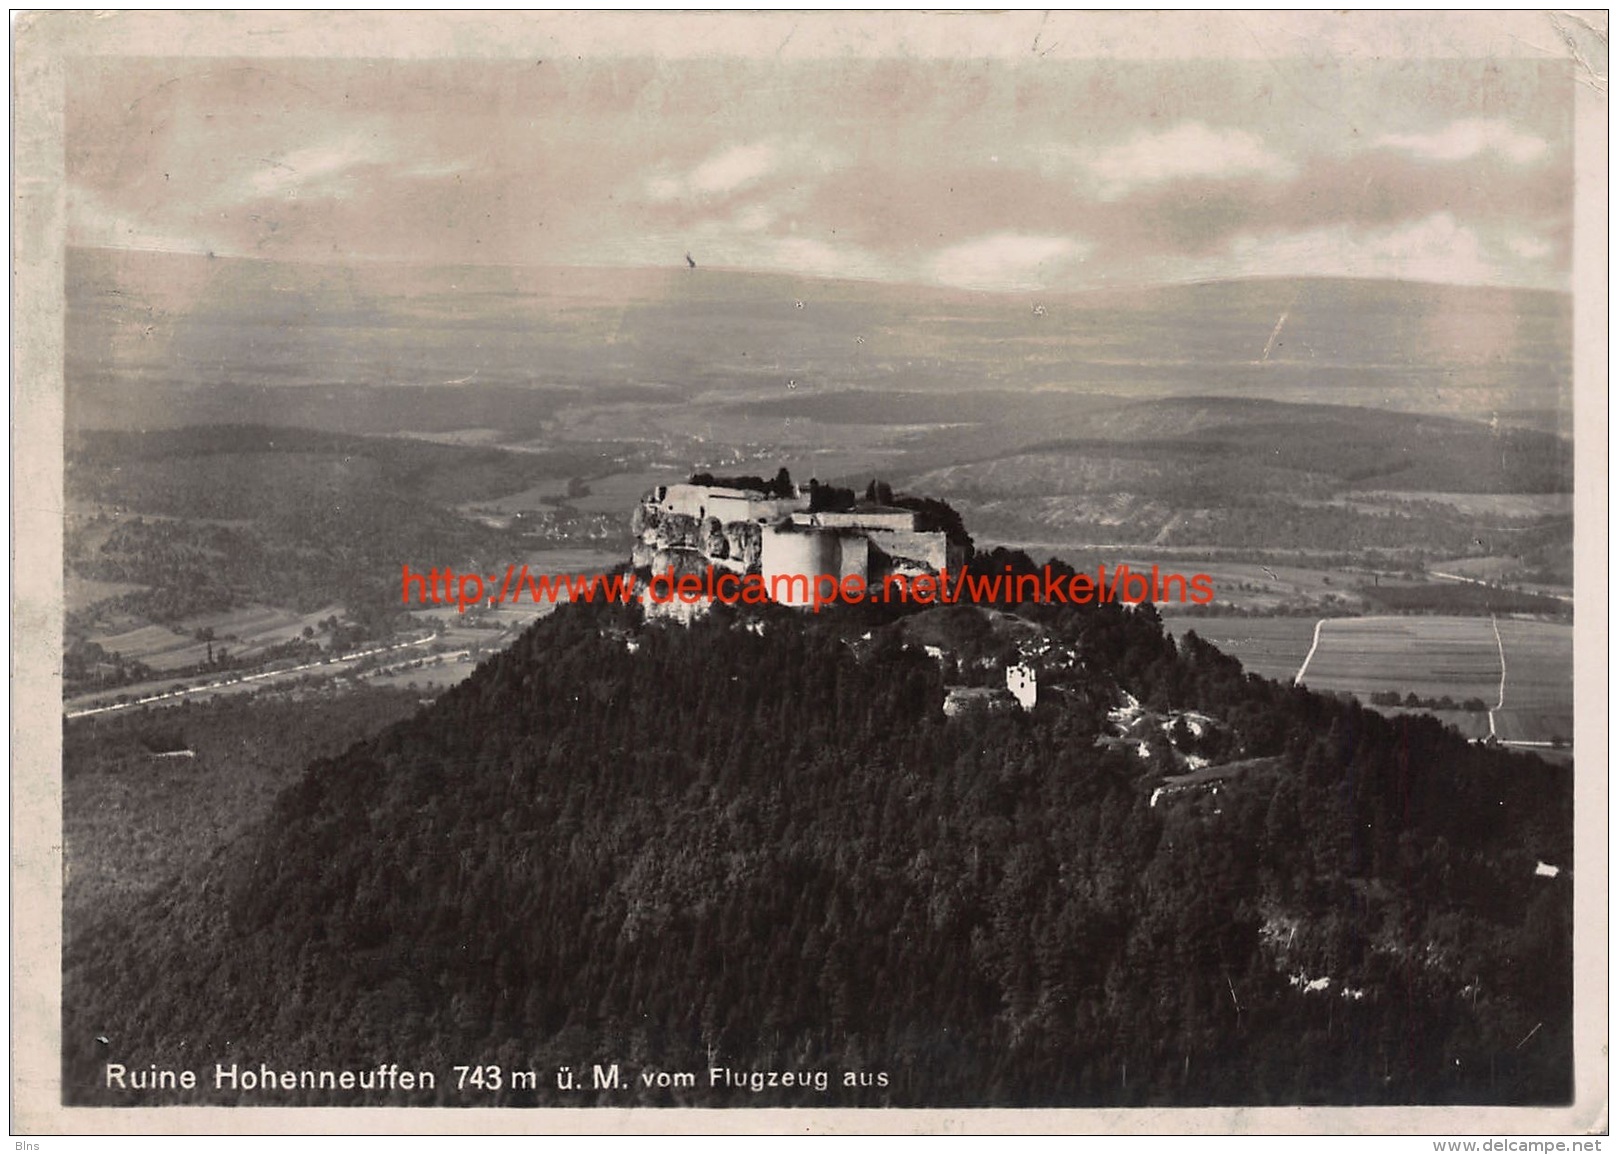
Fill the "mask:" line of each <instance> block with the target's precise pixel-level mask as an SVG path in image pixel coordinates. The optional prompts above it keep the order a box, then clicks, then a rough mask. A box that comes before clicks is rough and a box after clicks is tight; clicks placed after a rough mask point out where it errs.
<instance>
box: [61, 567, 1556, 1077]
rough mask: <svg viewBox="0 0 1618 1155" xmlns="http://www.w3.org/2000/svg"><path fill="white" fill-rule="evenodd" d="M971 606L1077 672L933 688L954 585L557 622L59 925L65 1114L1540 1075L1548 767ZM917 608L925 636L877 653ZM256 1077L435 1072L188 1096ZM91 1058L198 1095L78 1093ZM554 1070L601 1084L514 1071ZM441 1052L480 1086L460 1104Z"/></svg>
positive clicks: (1108, 621) (1552, 1028)
mask: <svg viewBox="0 0 1618 1155" xmlns="http://www.w3.org/2000/svg"><path fill="white" fill-rule="evenodd" d="M1007 556H1008V555H1005V554H1000V553H997V554H993V555H989V556H987V557H986V558H985V559H983V561H982V563H981V564H985V565H1003V564H1007ZM1016 561H1017V563H1018V564H1028V562H1027V559H1026V558H1020V557H1019V558H1017V559H1016ZM1005 608H1007V609H1015V611H1016V616H1017V617H1018V618H1020V619H1022V620H1023V621H1025V622H1026V623H1028V626H1027V627H1019V629H1020V633H1019V635H1018V636H1019V637H1033V638H1035V639H1036V640H1039V641H1040V645H1043V646H1044V652H1045V653H1047V654H1049V655H1057V654H1069V655H1076V657H1077V660H1076V661H1070V662H1067V663H1065V664H1063V663H1057V662H1055V661H1053V662H1052V663H1051V664H1050V665H1049V667H1048V668H1046V669H1042V670H1041V682H1040V698H1039V703H1038V705H1037V706H1036V707H1035V708H1034V709H1033V710H1031V711H1027V712H1023V711H1020V710H1016V709H1011V710H1001V711H991V710H986V709H985V710H971V711H967V712H966V713H964V714H962V715H961V716H959V717H946V716H945V715H944V713H943V711H942V710H941V703H942V700H943V698H944V694H945V689H946V683H947V682H948V681H950V680H953V678H954V677H955V676H956V675H957V674H958V671H959V668H960V667H961V666H963V665H968V664H974V663H976V664H979V668H981V661H982V660H983V659H982V655H983V654H984V653H990V654H992V652H993V648H994V639H993V638H992V637H990V636H989V631H986V630H985V629H984V628H982V627H981V625H979V626H977V627H974V628H972V629H959V628H956V626H959V625H960V624H961V623H965V622H967V621H968V619H970V618H972V617H973V616H974V615H987V614H988V613H989V611H987V610H983V609H974V608H970V607H954V608H951V609H933V610H927V611H917V610H914V609H910V610H906V609H904V608H901V607H880V606H874V605H866V606H847V607H839V608H837V609H835V610H828V611H826V612H824V613H822V614H820V615H818V616H816V617H807V616H803V615H800V614H796V613H793V612H791V611H788V610H784V609H780V608H777V607H768V608H767V609H766V610H765V611H763V612H752V611H749V612H747V613H745V614H743V613H742V612H740V611H736V610H732V609H729V608H726V607H716V608H714V609H713V610H712V611H711V612H710V613H708V614H707V615H706V616H705V617H703V618H701V619H699V620H698V621H696V622H695V623H694V624H692V625H691V626H689V627H682V626H678V625H672V624H668V623H646V622H643V621H642V620H641V619H640V617H639V611H638V609H637V608H635V607H621V606H610V607H609V606H583V605H581V606H565V607H562V608H561V609H559V610H558V611H557V612H556V613H554V614H553V615H551V616H549V617H547V618H545V619H543V620H541V621H539V622H537V623H536V624H535V625H534V626H533V627H532V628H531V629H530V630H529V631H528V632H527V633H526V634H524V635H523V636H522V637H521V638H520V639H519V640H518V642H517V643H516V644H515V645H513V646H512V647H511V648H510V649H508V650H507V651H505V652H504V653H502V654H500V655H498V656H497V657H495V658H494V659H492V660H491V661H489V662H488V663H486V664H485V665H484V666H483V667H482V668H480V669H479V670H478V671H477V672H476V673H475V674H474V675H473V677H472V678H470V679H469V680H468V681H466V682H464V683H462V684H461V685H459V686H457V687H455V688H454V689H452V690H450V691H448V692H447V693H445V694H444V695H443V696H442V697H441V698H439V699H438V700H437V701H436V702H434V703H432V704H431V705H427V706H424V707H422V708H421V709H419V710H417V711H416V712H415V713H414V714H413V715H412V716H410V717H408V718H406V719H404V720H402V721H400V722H398V723H396V724H394V725H392V726H391V727H389V728H387V729H386V730H384V731H382V732H381V733H380V734H379V735H377V736H375V737H373V738H371V739H368V740H365V741H362V742H360V743H359V744H357V745H354V746H353V747H351V748H349V749H348V750H347V751H346V752H344V753H342V754H340V755H337V756H332V757H323V758H320V759H318V760H316V761H315V762H313V763H312V764H311V765H309V767H308V768H307V770H306V771H305V772H304V773H303V774H302V776H301V778H299V779H298V780H297V781H296V783H295V784H294V785H292V786H291V787H289V788H288V789H286V790H285V791H284V792H283V793H282V794H281V796H280V797H279V799H278V800H277V801H276V803H275V804H274V807H273V810H272V811H271V812H270V814H269V816H268V818H267V819H265V820H264V821H263V823H262V824H261V825H260V826H259V827H258V828H257V829H255V830H253V831H251V832H248V833H245V834H243V835H241V836H240V837H238V838H237V839H235V841H234V842H233V843H231V844H230V845H228V846H226V847H225V848H223V849H222V850H221V851H219V852H218V853H217V854H216V855H215V856H214V857H213V859H212V860H211V861H209V862H207V863H206V864H204V865H203V866H202V867H200V868H197V869H194V870H191V871H189V872H188V873H186V874H184V875H181V876H178V877H176V878H174V879H173V880H171V881H170V882H168V883H166V884H165V885H164V886H162V887H160V888H158V889H156V890H154V891H153V892H152V893H151V895H150V897H149V900H148V901H147V902H146V904H145V905H144V906H143V907H131V906H130V905H127V904H126V905H124V906H121V907H120V908H117V909H112V910H109V911H107V912H106V913H105V914H103V915H101V916H99V917H95V918H92V919H91V921H90V925H88V926H87V927H85V928H84V929H83V931H82V932H81V933H77V934H75V935H74V936H73V937H72V946H71V947H70V950H69V953H68V954H67V955H66V957H65V959H64V1011H63V1038H64V1097H65V1099H66V1101H68V1102H69V1103H77V1104H89V1103H106V1102H122V1103H128V1102H141V1103H147V1104H149V1103H153V1102H243V1103H278V1104H291V1103H306V1104H319V1103H332V1104H354V1103H384V1102H386V1103H396V1104H417V1103H420V1104H427V1103H442V1104H452V1105H491V1104H500V1105H511V1106H525V1105H540V1106H542V1105H558V1104H566V1105H570V1106H585V1105H620V1106H621V1105H629V1104H645V1105H706V1106H821V1105H824V1106H876V1105H893V1106H932V1107H944V1106H1028V1107H1033V1106H1071V1107H1084V1106H1147V1105H1179V1106H1195V1105H1203V1104H1376V1103H1550V1102H1562V1101H1566V1100H1567V1099H1568V1098H1569V1097H1570V1094H1571V1079H1572V1058H1571V1033H1572V945H1571V944H1572V914H1571V910H1572V886H1573V882H1572V879H1571V875H1570V873H1569V871H1568V869H1567V868H1568V866H1569V865H1570V864H1571V855H1572V777H1571V772H1570V771H1568V770H1565V769H1558V768H1556V767H1552V766H1550V765H1547V764H1546V763H1544V762H1542V761H1540V760H1538V759H1535V758H1532V757H1529V756H1526V755H1520V754H1513V753H1508V752H1505V751H1501V750H1496V749H1488V748H1485V747H1482V746H1474V745H1471V744H1468V743H1467V742H1466V741H1464V740H1463V739H1462V738H1460V737H1459V736H1458V735H1457V734H1456V733H1455V732H1454V731H1452V730H1448V729H1445V728H1444V727H1442V726H1441V725H1439V724H1438V723H1437V722H1435V721H1433V720H1432V719H1430V718H1422V717H1413V716H1401V717H1398V718H1383V717H1381V716H1379V715H1378V714H1376V713H1374V712H1373V711H1370V710H1367V709H1363V708H1361V707H1359V706H1358V705H1356V704H1355V703H1353V702H1350V701H1342V700H1337V699H1333V698H1329V697H1325V696H1321V695H1318V694H1314V693H1310V692H1308V691H1306V690H1303V689H1297V688H1292V687H1283V686H1280V685H1278V684H1276V683H1274V682H1271V681H1267V680H1263V679H1260V678H1257V677H1253V676H1249V675H1246V674H1244V673H1243V671H1242V670H1241V668H1240V666H1239V664H1237V663H1236V662H1235V661H1234V660H1232V659H1230V658H1228V657H1226V656H1225V655H1223V654H1221V653H1220V652H1219V651H1218V650H1216V649H1214V648H1213V647H1212V646H1210V645H1208V644H1206V643H1205V642H1203V641H1201V640H1200V639H1198V638H1197V637H1196V636H1195V635H1194V634H1188V635H1187V636H1186V637H1185V638H1183V639H1182V640H1181V641H1180V643H1179V644H1178V645H1176V643H1175V642H1174V641H1173V640H1172V639H1170V638H1168V637H1167V636H1166V635H1165V634H1164V631H1163V629H1162V625H1161V622H1160V621H1159V619H1158V618H1157V615H1156V613H1155V612H1154V611H1153V609H1152V608H1151V607H1150V606H1144V607H1139V608H1126V607H1120V606H1117V605H1112V604H1107V605H1099V606H1085V607H1066V606H1063V607H1054V606H1034V605H1029V606H1023V607H1005ZM929 615H930V616H929ZM952 622H954V623H955V624H956V626H952V625H951V623H952ZM924 627H925V628H924ZM953 635H960V636H962V637H967V636H970V639H971V645H970V646H969V647H966V648H965V649H963V650H962V653H961V654H952V653H946V655H945V658H944V659H943V660H938V659H936V658H935V657H933V656H929V653H928V652H927V651H926V650H925V649H924V648H923V647H922V646H921V645H918V644H915V641H914V640H913V639H917V638H921V637H925V638H928V639H931V640H932V641H942V642H944V643H945V644H946V645H947V644H948V643H949V640H950V638H951V636H953ZM986 639H987V640H986ZM1034 649H1035V650H1037V649H1038V646H1035V647H1034ZM968 651H969V652H970V657H971V662H966V661H965V660H964V658H963V655H965V654H967V652H968ZM1028 652H1033V651H1028ZM1029 660H1035V659H1029ZM1125 692H1127V693H1128V694H1130V695H1132V696H1133V697H1134V698H1135V699H1137V700H1138V701H1139V702H1140V703H1141V705H1142V708H1144V709H1152V710H1163V711H1168V710H1184V711H1192V710H1194V711H1197V712H1199V715H1200V716H1205V717H1207V718H1211V719H1214V720H1215V724H1216V726H1217V733H1210V735H1209V736H1208V738H1207V742H1206V748H1207V749H1209V750H1212V751H1214V752H1215V753H1216V754H1217V757H1216V759H1215V764H1214V765H1213V766H1211V767H1208V768H1206V769H1203V770H1201V771H1199V772H1198V773H1197V774H1195V775H1179V776H1176V775H1174V774H1173V771H1174V770H1175V769H1176V768H1175V767H1173V766H1171V765H1169V764H1168V763H1167V762H1166V761H1164V759H1163V758H1162V757H1160V756H1159V755H1158V754H1156V753H1154V754H1153V755H1152V756H1151V757H1137V756H1135V755H1134V754H1133V753H1130V752H1127V751H1125V750H1122V749H1119V748H1116V747H1113V746H1109V745H1107V744H1106V743H1105V742H1104V741H1103V739H1104V737H1105V735H1106V733H1107V730H1108V726H1109V720H1108V710H1109V709H1111V708H1113V707H1115V706H1116V705H1117V703H1118V702H1119V701H1120V700H1122V695H1123V694H1124V693H1125ZM1182 729H1183V727H1182ZM1180 768H1181V769H1183V767H1180ZM1170 786H1172V787H1173V789H1168V787H1170ZM1540 863H1548V864H1556V865H1558V866H1559V867H1560V868H1561V872H1560V874H1558V875H1557V876H1555V877H1546V876H1545V874H1546V873H1547V872H1545V871H1541V870H1538V869H1537V867H1538V865H1539V864H1540ZM261 1062H262V1063H268V1064H270V1065H271V1066H272V1067H273V1068H275V1069H278V1070H279V1069H292V1070H299V1069H317V1070H318V1069H330V1068H340V1069H341V1068H352V1069H360V1068H367V1067H371V1068H374V1067H375V1066H376V1065H377V1064H378V1063H399V1064H400V1065H401V1066H403V1067H407V1068H410V1069H416V1070H429V1071H435V1072H437V1074H438V1079H437V1083H436V1086H435V1088H434V1089H432V1090H415V1091H404V1090H393V1091H388V1092H362V1091H357V1090H356V1091H346V1092H344V1091H337V1092H332V1091H274V1092H262V1091H259V1092H243V1091H229V1090H227V1091H218V1090H215V1089H214V1088H213V1086H212V1083H211V1075H212V1072H213V1070H214V1065H215V1064H216V1063H226V1064H230V1063H240V1064H242V1065H243V1066H250V1067H252V1068H253V1069H257V1066H258V1064H260V1063H261ZM108 1063H119V1064H123V1065H125V1066H126V1067H127V1068H129V1069H144V1068H146V1067H147V1065H148V1064H155V1065H156V1066H158V1067H159V1068H169V1069H174V1068H186V1069H191V1070H195V1071H196V1072H198V1075H199V1079H200V1080H201V1083H200V1085H199V1087H198V1089H197V1090H195V1091H184V1090H181V1091H172V1092H158V1093H148V1094H144V1095H140V1096H138V1097H137V1096H133V1095H132V1094H131V1093H129V1092H120V1091H109V1090H108V1089H107V1088H106V1087H105V1085H104V1083H105V1080H104V1070H105V1065H106V1064H108ZM595 1064H603V1065H606V1064H620V1065H621V1067H622V1072H623V1079H624V1083H625V1085H624V1086H623V1087H622V1089H611V1088H608V1089H600V1090H597V1089H595V1088H594V1087H593V1086H585V1087H584V1088H582V1089H577V1090H566V1089H562V1088H560V1087H559V1085H558V1084H559V1080H558V1072H559V1070H560V1069H561V1068H564V1067H566V1068H568V1069H569V1070H570V1071H573V1072H578V1073H579V1077H580V1078H581V1079H586V1082H588V1080H587V1075H588V1073H589V1072H590V1071H591V1070H592V1069H593V1066H594V1065H595ZM456 1065H493V1066H497V1067H499V1068H500V1070H501V1071H502V1072H505V1073H506V1076H507V1077H506V1078H505V1079H504V1080H503V1081H502V1085H501V1086H500V1087H499V1088H498V1089H495V1088H493V1087H489V1086H486V1085H485V1086H481V1087H479V1088H477V1089H476V1092H475V1093H474V1092H473V1091H472V1090H471V1089H468V1088H464V1087H462V1088H457V1080H456V1077H455V1075H454V1067H455V1066H456ZM713 1068H721V1069H729V1070H736V1071H741V1072H747V1071H763V1072H767V1071H793V1072H809V1071H826V1072H829V1084H828V1089H827V1090H825V1091H817V1090H815V1089H814V1088H813V1086H810V1087H807V1088H805V1087H798V1086H793V1087H779V1088H766V1089H763V1090H761V1091H757V1092H754V1091H751V1090H748V1089H745V1088H744V1087H735V1086H727V1085H720V1086H717V1087H711V1086H710V1081H709V1074H708V1073H709V1071H710V1070H711V1069H713ZM653 1070H662V1071H691V1072H696V1073H697V1074H698V1078H697V1079H696V1081H695V1086H693V1087H687V1088H679V1087H673V1088H655V1087H647V1086H645V1085H644V1084H643V1082H642V1080H641V1079H640V1078H639V1076H640V1075H641V1074H643V1073H645V1072H650V1071H653ZM513 1071H520V1072H528V1071H532V1072H535V1073H537V1079H536V1081H535V1085H534V1086H533V1087H532V1088H529V1087H526V1086H516V1087H513V1085H512V1081H511V1080H510V1078H509V1073H510V1072H513ZM849 1074H853V1075H854V1076H855V1078H854V1079H853V1080H852V1082H851V1083H850V1082H847V1081H845V1076H847V1075H849ZM879 1074H880V1075H881V1076H882V1078H881V1079H880V1080H879V1079H878V1078H877V1075H879ZM204 1076H206V1077H204Z"/></svg>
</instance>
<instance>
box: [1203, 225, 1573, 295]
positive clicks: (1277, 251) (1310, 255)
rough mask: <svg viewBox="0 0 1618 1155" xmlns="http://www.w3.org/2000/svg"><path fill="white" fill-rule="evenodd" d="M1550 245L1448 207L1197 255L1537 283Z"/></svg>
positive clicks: (1230, 268)
mask: <svg viewBox="0 0 1618 1155" xmlns="http://www.w3.org/2000/svg"><path fill="white" fill-rule="evenodd" d="M1549 252H1550V246H1549V245H1547V244H1545V243H1544V242H1543V241H1538V240H1536V239H1535V238H1532V237H1528V236H1526V235H1524V234H1522V233H1520V232H1516V231H1513V232H1509V233H1503V234H1501V235H1499V236H1494V235H1489V234H1485V233H1483V232H1480V231H1479V230H1478V229H1476V228H1472V227H1468V226H1466V225H1463V224H1461V223H1460V222H1458V221H1457V220H1456V219H1455V218H1454V217H1453V216H1452V215H1450V214H1449V213H1435V214H1433V215H1432V216H1429V217H1425V218H1423V219H1421V220H1417V221H1408V222H1404V223H1401V224H1398V225H1394V226H1390V227H1384V228H1362V227H1356V226H1353V225H1331V226H1326V227H1322V228H1315V229H1307V230H1303V231H1297V232H1272V233H1263V234H1259V233H1242V234H1240V235H1238V236H1236V237H1234V238H1233V239H1232V240H1231V242H1230V244H1229V246H1228V248H1227V250H1226V252H1224V253H1223V254H1221V255H1219V256H1218V257H1215V258H1213V259H1212V260H1211V261H1208V262H1199V264H1198V265H1197V266H1196V267H1195V271H1196V273H1197V274H1199V275H1201V276H1205V277H1213V276H1220V277H1244V276H1246V277H1251V276H1271V277H1282V276H1293V277H1379V278H1394V279H1399V280H1408V281H1436V282H1441V283H1446V284H1461V285H1492V284H1538V283H1540V282H1542V281H1543V280H1544V276H1543V270H1542V269H1540V268H1538V267H1537V264H1536V259H1537V258H1540V257H1543V256H1544V255H1546V254H1548V253H1549Z"/></svg>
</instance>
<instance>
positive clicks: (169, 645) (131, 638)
mask: <svg viewBox="0 0 1618 1155" xmlns="http://www.w3.org/2000/svg"><path fill="white" fill-rule="evenodd" d="M343 613H344V610H343V607H342V606H339V605H330V606H326V607H325V608H323V609H319V610H316V611H314V612H313V613H308V614H297V613H294V612H292V611H291V610H283V609H275V608H273V607H271V606H247V607H245V608H243V609H239V610H231V611H229V612H227V613H217V614H202V615H199V616H197V617H194V618H188V619H187V620H186V621H184V622H182V623H180V625H179V626H177V627H173V628H171V627H169V626H161V625H143V626H140V627H138V628H136V629H128V630H120V631H118V632H115V633H103V634H94V635H91V637H90V640H91V641H93V642H96V643H98V644H99V645H100V646H101V647H102V648H103V649H105V650H106V651H108V652H109V653H119V654H122V655H123V656H124V657H125V658H128V659H130V660H131V661H137V662H145V663H146V664H147V665H148V666H150V667H151V668H152V669H154V670H158V671H168V670H179V669H184V668H186V667H188V666H195V665H198V664H199V663H202V662H205V661H207V658H208V643H207V642H205V641H198V640H197V636H196V634H197V631H198V630H202V629H211V630H212V631H213V636H214V643H213V644H214V648H215V649H216V650H217V649H218V648H220V647H221V646H223V647H226V648H228V649H229V650H230V652H231V653H233V654H236V655H237V656H239V657H243V658H247V657H252V656H253V655H254V654H256V653H258V652H260V651H262V650H264V649H267V648H268V647H270V646H273V645H276V644H278V643H281V642H286V641H290V640H291V639H293V638H295V637H298V636H299V635H300V634H301V633H302V632H303V629H304V627H305V626H308V627H310V628H313V629H316V630H318V628H319V623H320V622H321V621H322V620H324V619H325V618H327V617H330V616H331V615H333V614H336V615H337V616H338V617H341V616H342V615H343Z"/></svg>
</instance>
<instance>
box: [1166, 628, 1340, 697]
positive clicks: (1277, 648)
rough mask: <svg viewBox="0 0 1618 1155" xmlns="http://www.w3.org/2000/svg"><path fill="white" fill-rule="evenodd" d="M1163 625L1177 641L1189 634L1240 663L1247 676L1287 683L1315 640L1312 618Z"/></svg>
mask: <svg viewBox="0 0 1618 1155" xmlns="http://www.w3.org/2000/svg"><path fill="white" fill-rule="evenodd" d="M1163 622H1164V624H1165V625H1166V626H1168V628H1169V631H1170V632H1171V633H1173V635H1174V636H1175V637H1176V638H1182V637H1184V636H1185V635H1186V634H1187V633H1190V632H1192V631H1195V632H1196V635H1197V636H1198V637H1199V638H1201V639H1202V640H1203V641H1205V642H1211V643H1212V644H1213V645H1215V646H1218V647H1219V648H1220V649H1221V650H1222V651H1224V652H1225V653H1227V654H1229V655H1230V656H1231V657H1233V658H1235V659H1237V660H1238V661H1240V662H1241V664H1242V668H1243V669H1244V670H1246V671H1247V672H1248V673H1250V674H1259V675H1261V676H1263V677H1266V678H1274V679H1275V680H1276V681H1278V682H1290V681H1291V680H1292V676H1293V675H1294V674H1296V673H1297V672H1298V667H1299V666H1301V665H1302V664H1303V657H1304V655H1305V654H1307V653H1308V652H1309V643H1310V642H1311V641H1312V640H1313V638H1314V632H1315V619H1314V618H1213V617H1171V616H1167V615H1165V617H1164V619H1163Z"/></svg>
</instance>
